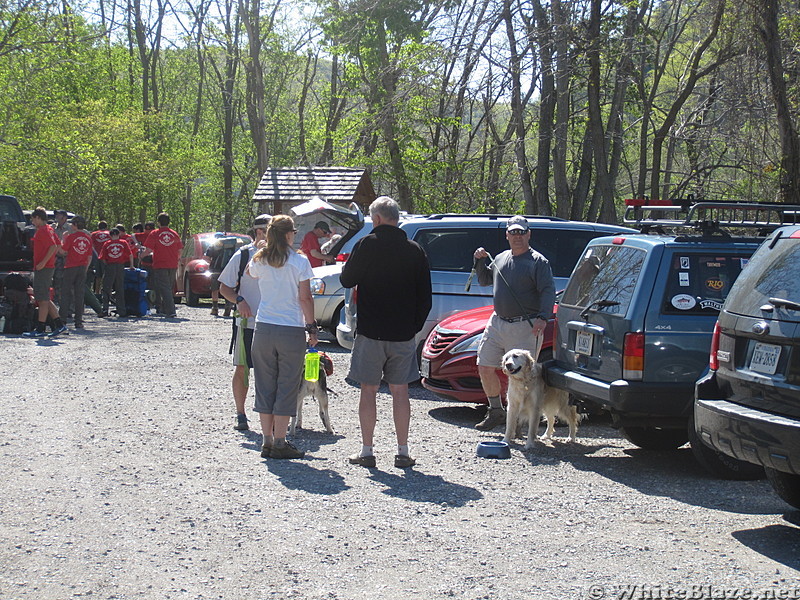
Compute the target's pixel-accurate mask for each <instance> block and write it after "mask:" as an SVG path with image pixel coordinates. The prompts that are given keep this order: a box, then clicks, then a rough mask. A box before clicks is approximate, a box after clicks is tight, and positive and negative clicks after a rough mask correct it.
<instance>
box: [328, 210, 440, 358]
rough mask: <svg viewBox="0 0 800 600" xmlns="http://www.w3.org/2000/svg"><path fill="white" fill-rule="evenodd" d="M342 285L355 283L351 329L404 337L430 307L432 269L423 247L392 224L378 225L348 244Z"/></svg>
mask: <svg viewBox="0 0 800 600" xmlns="http://www.w3.org/2000/svg"><path fill="white" fill-rule="evenodd" d="M340 280H341V282H342V285H343V286H344V287H347V288H351V287H355V286H358V291H357V297H358V301H357V305H358V322H357V325H356V332H357V333H358V334H360V335H363V336H366V337H368V338H371V339H374V340H384V341H389V342H403V341H406V340H410V339H411V338H413V337H414V336H415V335H416V334H417V332H418V331H419V330H421V329H422V327H423V326H424V325H425V319H426V318H427V316H428V313H429V312H430V310H431V271H430V267H429V266H428V257H427V256H425V251H424V250H423V249H422V248H421V247H420V246H419V244H417V243H416V242H413V241H411V240H409V239H408V236H407V235H406V233H405V231H403V230H402V229H400V228H399V227H395V226H393V225H379V226H377V227H375V228H374V229H373V230H372V233H370V234H369V235H368V236H366V237H364V238H362V239H361V240H360V241H359V242H358V243H357V244H356V245H355V247H354V248H353V252H352V253H351V255H350V258H349V259H348V260H347V262H346V263H345V265H344V268H343V269H342V274H341V277H340Z"/></svg>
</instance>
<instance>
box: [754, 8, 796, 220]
mask: <svg viewBox="0 0 800 600" xmlns="http://www.w3.org/2000/svg"><path fill="white" fill-rule="evenodd" d="M778 10H779V6H778V0H759V2H758V3H756V11H757V13H758V21H759V22H758V32H759V34H760V36H761V39H762V40H763V42H764V48H765V50H766V56H767V72H768V74H769V80H770V84H771V86H772V100H773V102H774V103H775V109H776V112H777V119H778V131H779V133H780V140H781V165H780V182H779V188H778V201H779V202H786V203H790V204H800V139H798V133H797V128H796V127H795V125H794V122H793V121H792V110H791V108H790V105H789V97H788V91H787V86H786V78H785V75H786V74H785V71H784V68H783V52H782V50H781V38H780V32H779V30H778Z"/></svg>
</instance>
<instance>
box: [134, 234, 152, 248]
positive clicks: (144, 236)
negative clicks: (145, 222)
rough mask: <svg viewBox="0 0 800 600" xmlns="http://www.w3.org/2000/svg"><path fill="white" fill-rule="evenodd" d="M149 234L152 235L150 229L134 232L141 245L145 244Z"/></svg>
mask: <svg viewBox="0 0 800 600" xmlns="http://www.w3.org/2000/svg"><path fill="white" fill-rule="evenodd" d="M148 235H150V232H149V231H140V232H139V233H134V234H133V237H135V238H136V241H137V242H139V245H141V246H144V243H145V242H146V241H147V236H148Z"/></svg>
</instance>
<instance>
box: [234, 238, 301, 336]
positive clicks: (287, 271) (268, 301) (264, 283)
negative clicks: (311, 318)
mask: <svg viewBox="0 0 800 600" xmlns="http://www.w3.org/2000/svg"><path fill="white" fill-rule="evenodd" d="M248 269H249V270H250V274H251V275H252V276H253V277H255V278H256V279H257V280H258V287H259V289H260V290H261V303H260V304H259V305H258V314H257V315H256V321H258V322H259V323H270V324H272V325H286V326H289V327H303V326H304V324H305V320H304V319H303V310H302V309H301V308H300V290H299V288H298V286H299V285H300V282H301V281H307V280H309V279H311V278H312V277H313V276H314V272H313V271H312V270H311V263H309V262H308V259H307V258H306V257H305V256H302V255H300V254H297V253H296V252H290V253H289V258H288V259H287V261H286V263H285V264H284V265H283V266H282V267H281V268H280V269H276V268H275V267H271V266H270V265H269V264H268V263H266V262H255V261H250V266H249V267H248Z"/></svg>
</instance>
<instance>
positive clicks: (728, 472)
mask: <svg viewBox="0 0 800 600" xmlns="http://www.w3.org/2000/svg"><path fill="white" fill-rule="evenodd" d="M687 433H688V435H689V444H690V445H691V447H692V454H694V458H695V460H696V461H697V462H699V463H700V465H701V466H702V467H704V468H705V469H706V471H708V472H709V473H711V474H712V475H714V476H715V477H719V478H720V479H730V480H733V481H750V480H753V479H762V478H763V477H764V468H763V467H762V466H761V465H755V464H753V463H749V462H746V461H744V460H738V459H736V458H733V457H732V456H728V455H727V454H724V453H722V452H720V451H719V450H716V449H714V448H711V447H709V446H706V445H705V444H704V443H703V441H702V440H701V439H700V436H698V435H697V432H696V431H695V429H694V413H692V416H691V417H689V427H688V430H687Z"/></svg>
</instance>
